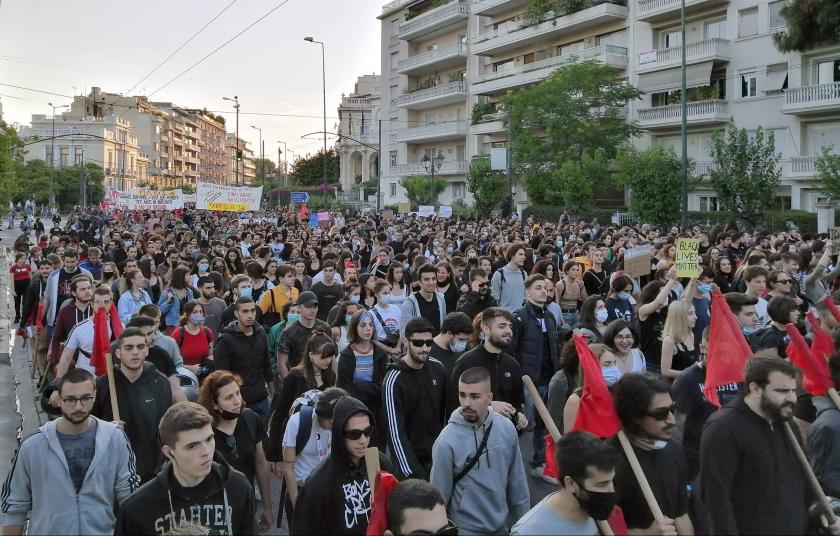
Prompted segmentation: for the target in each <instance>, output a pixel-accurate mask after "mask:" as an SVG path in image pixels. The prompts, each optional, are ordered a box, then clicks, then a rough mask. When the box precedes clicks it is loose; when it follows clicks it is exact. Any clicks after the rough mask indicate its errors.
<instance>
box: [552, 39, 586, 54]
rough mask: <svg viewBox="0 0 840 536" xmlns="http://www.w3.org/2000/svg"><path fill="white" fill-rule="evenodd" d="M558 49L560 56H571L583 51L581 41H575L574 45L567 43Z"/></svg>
mask: <svg viewBox="0 0 840 536" xmlns="http://www.w3.org/2000/svg"><path fill="white" fill-rule="evenodd" d="M558 48H559V49H560V55H561V56H562V55H564V54H572V53H574V52H578V51H580V50H583V41H575V42H574V43H567V44H565V45H563V46H560V47H558Z"/></svg>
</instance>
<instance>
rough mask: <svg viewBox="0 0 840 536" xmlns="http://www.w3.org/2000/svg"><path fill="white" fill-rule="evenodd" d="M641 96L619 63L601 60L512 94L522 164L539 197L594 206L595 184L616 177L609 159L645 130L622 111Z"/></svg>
mask: <svg viewBox="0 0 840 536" xmlns="http://www.w3.org/2000/svg"><path fill="white" fill-rule="evenodd" d="M640 95H641V94H640V92H639V90H638V89H636V88H635V87H633V86H630V85H627V84H625V83H624V82H623V81H622V80H621V79H620V78H619V76H618V71H617V70H616V69H615V68H613V67H610V66H607V65H603V64H599V63H597V62H594V61H584V62H580V63H571V64H569V65H566V66H564V67H562V68H560V69H558V70H557V71H555V72H554V73H553V74H552V75H551V76H549V77H548V78H546V79H545V80H544V81H542V82H541V83H539V84H535V85H533V86H530V87H528V88H525V89H523V90H520V91H518V92H515V93H509V94H508V95H506V96H505V98H504V102H505V104H506V106H507V109H508V110H510V121H511V127H510V128H511V132H512V136H511V137H512V149H513V165H514V171H515V173H516V174H517V175H518V176H519V177H520V178H521V179H522V180H523V182H524V185H525V189H526V191H527V192H528V196H529V198H530V199H531V201H532V202H533V203H535V204H546V205H548V204H557V203H556V202H557V201H559V200H562V202H563V204H564V205H565V206H567V207H568V208H576V209H577V208H579V207H581V206H589V205H591V204H592V203H593V200H592V192H593V191H594V188H595V187H596V186H597V185H599V184H602V183H603V181H604V180H605V179H606V177H607V176H608V174H607V173H606V172H605V168H606V162H608V161H610V160H612V159H613V158H615V156H616V153H617V151H618V149H619V148H620V147H622V146H624V145H625V144H626V143H627V142H628V141H629V140H630V139H631V138H633V137H634V136H638V135H639V133H640V130H639V128H638V126H637V125H636V124H635V123H628V122H627V121H626V120H625V119H624V117H623V115H624V114H623V113H622V110H623V109H624V108H625V106H626V105H627V104H628V103H629V102H630V101H632V100H636V99H638V98H639V97H640ZM602 165H603V167H602ZM578 168H580V169H578ZM552 201H554V202H552Z"/></svg>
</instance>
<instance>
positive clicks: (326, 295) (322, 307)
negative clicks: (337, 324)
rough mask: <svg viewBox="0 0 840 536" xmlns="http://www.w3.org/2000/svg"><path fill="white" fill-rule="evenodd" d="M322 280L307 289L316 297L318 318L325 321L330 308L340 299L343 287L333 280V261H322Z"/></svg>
mask: <svg viewBox="0 0 840 536" xmlns="http://www.w3.org/2000/svg"><path fill="white" fill-rule="evenodd" d="M322 273H323V274H324V280H323V281H319V282H317V283H315V284H314V285H312V287H310V289H309V290H311V291H312V292H314V293H315V296H316V297H317V298H318V302H317V303H318V313H317V314H316V317H317V318H318V320H322V321H326V320H327V315H328V314H329V313H330V309H332V308H333V307H335V304H337V303H338V301H339V300H340V299H341V295H342V292H343V288H342V286H341V285H340V284H338V283H337V282H336V280H335V261H329V260H328V261H324V267H323V268H322Z"/></svg>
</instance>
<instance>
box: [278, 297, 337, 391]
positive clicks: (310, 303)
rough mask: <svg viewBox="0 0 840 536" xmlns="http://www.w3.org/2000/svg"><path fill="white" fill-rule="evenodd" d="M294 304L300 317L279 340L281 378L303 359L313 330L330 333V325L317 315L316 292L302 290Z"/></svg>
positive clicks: (289, 325) (279, 372) (279, 373)
mask: <svg viewBox="0 0 840 536" xmlns="http://www.w3.org/2000/svg"><path fill="white" fill-rule="evenodd" d="M294 304H295V305H297V306H298V307H299V308H300V319H298V321H297V322H292V323H291V324H287V325H286V329H284V330H283V333H282V334H281V335H280V340H279V341H277V371H276V372H277V376H278V377H279V378H280V379H281V380H282V379H283V378H285V377H286V375H287V374H288V373H289V370H290V369H291V368H292V367H294V366H296V365H297V364H298V363H300V361H301V359H303V352H304V350H306V343H307V342H309V336H310V335H312V332H313V331H315V330H316V329H317V330H318V331H323V332H324V333H330V326H329V325H328V324H327V323H326V322H324V321H323V320H319V319H317V318H316V317H315V316H316V313H317V311H318V309H319V307H318V296H316V295H315V293H314V292H312V291H309V290H306V291H304V292H301V293H300V296H298V299H297V301H295V303H294Z"/></svg>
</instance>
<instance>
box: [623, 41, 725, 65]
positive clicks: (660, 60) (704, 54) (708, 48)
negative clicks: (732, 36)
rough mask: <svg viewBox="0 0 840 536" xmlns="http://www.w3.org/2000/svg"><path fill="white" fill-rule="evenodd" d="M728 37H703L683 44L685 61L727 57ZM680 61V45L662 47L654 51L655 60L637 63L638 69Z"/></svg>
mask: <svg viewBox="0 0 840 536" xmlns="http://www.w3.org/2000/svg"><path fill="white" fill-rule="evenodd" d="M728 57H729V40H728V39H720V38H717V37H715V38H713V39H704V40H703V41H697V42H694V43H687V44H686V45H685V59H686V61H691V60H697V59H705V58H728ZM681 61H682V47H672V48H663V49H661V50H657V51H656V61H655V62H651V63H645V64H642V65H639V70H648V69H654V68H662V67H663V66H669V65H672V64H674V65H676V64H677V63H679V62H681Z"/></svg>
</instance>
